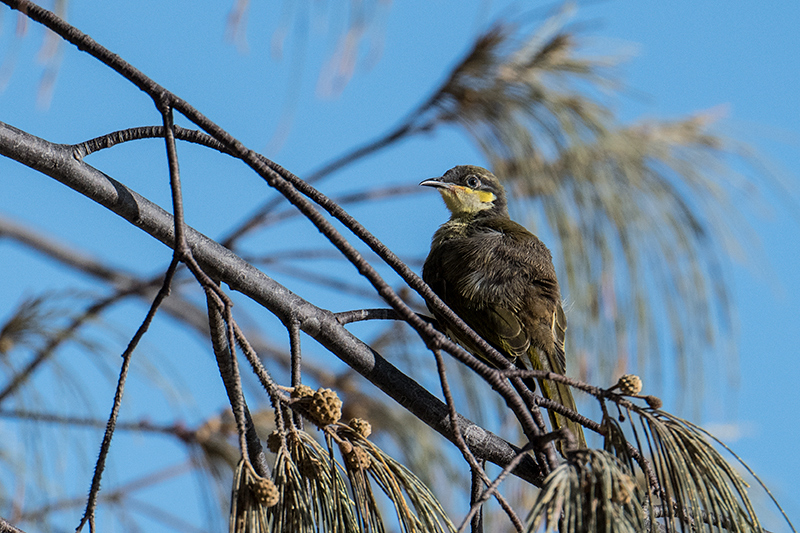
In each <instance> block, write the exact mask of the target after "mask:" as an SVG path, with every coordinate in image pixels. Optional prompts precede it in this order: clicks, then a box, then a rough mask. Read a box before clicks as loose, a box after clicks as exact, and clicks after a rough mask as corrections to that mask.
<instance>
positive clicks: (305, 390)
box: [292, 385, 314, 398]
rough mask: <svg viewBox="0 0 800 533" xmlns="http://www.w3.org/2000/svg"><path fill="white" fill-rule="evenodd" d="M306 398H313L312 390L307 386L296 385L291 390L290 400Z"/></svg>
mask: <svg viewBox="0 0 800 533" xmlns="http://www.w3.org/2000/svg"><path fill="white" fill-rule="evenodd" d="M308 396H314V389H312V388H311V387H309V386H308V385H298V386H297V387H295V388H294V389H292V398H306V397H308Z"/></svg>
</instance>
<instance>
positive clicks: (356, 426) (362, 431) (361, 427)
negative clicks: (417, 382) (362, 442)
mask: <svg viewBox="0 0 800 533" xmlns="http://www.w3.org/2000/svg"><path fill="white" fill-rule="evenodd" d="M350 427H351V428H352V429H353V431H355V432H356V433H358V434H359V435H361V436H362V437H364V438H365V439H366V438H367V437H369V436H370V435H371V434H372V425H370V423H369V422H367V421H366V420H364V419H363V418H353V419H352V420H350Z"/></svg>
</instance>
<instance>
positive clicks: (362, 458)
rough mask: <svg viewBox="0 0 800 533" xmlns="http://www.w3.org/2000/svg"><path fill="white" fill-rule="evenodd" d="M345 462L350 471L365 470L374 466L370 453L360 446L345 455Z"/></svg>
mask: <svg viewBox="0 0 800 533" xmlns="http://www.w3.org/2000/svg"><path fill="white" fill-rule="evenodd" d="M344 461H345V464H346V465H347V467H348V468H349V469H350V470H364V469H365V468H369V467H370V465H371V464H372V457H371V456H370V454H369V452H368V451H367V450H365V449H364V448H362V447H360V446H355V447H353V449H352V450H351V451H350V452H349V453H346V454H344Z"/></svg>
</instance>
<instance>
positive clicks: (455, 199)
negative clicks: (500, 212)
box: [439, 185, 497, 215]
mask: <svg viewBox="0 0 800 533" xmlns="http://www.w3.org/2000/svg"><path fill="white" fill-rule="evenodd" d="M439 192H440V193H441V194H442V198H443V199H444V203H445V205H446V206H447V209H449V210H450V212H451V213H453V214H454V215H470V214H474V213H478V212H480V211H483V210H484V209H489V208H491V207H492V203H493V202H494V201H495V200H496V199H497V196H495V195H494V193H491V192H489V191H476V190H475V189H470V188H469V187H463V186H461V185H455V186H452V187H450V188H448V189H439Z"/></svg>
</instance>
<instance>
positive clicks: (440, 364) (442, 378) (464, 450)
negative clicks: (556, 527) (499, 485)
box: [432, 350, 522, 533]
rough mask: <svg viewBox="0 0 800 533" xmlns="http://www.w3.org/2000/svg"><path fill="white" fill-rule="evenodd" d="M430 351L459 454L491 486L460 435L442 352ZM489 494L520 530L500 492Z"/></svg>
mask: <svg viewBox="0 0 800 533" xmlns="http://www.w3.org/2000/svg"><path fill="white" fill-rule="evenodd" d="M432 352H433V356H434V358H435V359H436V370H437V371H438V372H439V383H440V384H441V387H442V394H444V398H445V403H447V407H448V411H449V415H450V423H451V424H452V426H453V435H454V436H455V440H456V446H458V449H459V450H461V454H462V455H463V456H464V459H465V460H466V461H467V463H468V464H469V466H470V470H471V471H472V475H473V476H479V477H480V479H481V480H482V481H483V482H484V483H485V484H486V485H487V486H491V484H492V483H491V480H490V479H489V476H487V475H486V471H485V470H484V469H483V468H482V467H481V465H480V464H479V463H478V460H477V459H476V458H475V456H474V455H473V454H472V451H470V449H469V446H467V443H466V442H465V441H464V437H463V436H462V435H461V428H460V427H459V424H458V411H456V404H455V402H454V401H453V394H452V393H451V391H450V384H449V383H448V382H447V370H446V368H445V365H444V359H443V358H442V352H441V351H440V350H432ZM491 495H492V496H494V497H495V498H496V499H497V502H498V503H499V504H500V507H502V508H503V510H504V511H505V512H506V514H507V515H508V518H509V520H511V523H512V524H513V525H514V528H515V529H516V530H517V531H519V532H521V531H522V522H521V521H520V519H519V517H518V516H517V514H516V513H515V512H514V510H513V509H512V508H511V506H510V505H509V504H508V502H507V501H506V499H505V498H503V495H502V494H500V492H498V491H497V490H493V491H492V492H491ZM474 508H475V506H474V505H473V509H474ZM477 509H478V510H477V511H476V512H479V511H480V506H478V508H477ZM470 521H471V517H469V518H465V519H464V522H463V523H462V524H461V527H460V528H459V533H460V532H461V531H463V530H464V528H466V525H467V524H469V523H470Z"/></svg>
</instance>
